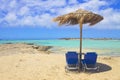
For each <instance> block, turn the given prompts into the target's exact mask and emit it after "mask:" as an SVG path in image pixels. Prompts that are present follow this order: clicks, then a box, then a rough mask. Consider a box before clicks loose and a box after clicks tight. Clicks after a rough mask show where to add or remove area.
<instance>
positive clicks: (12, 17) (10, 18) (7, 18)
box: [5, 13, 17, 22]
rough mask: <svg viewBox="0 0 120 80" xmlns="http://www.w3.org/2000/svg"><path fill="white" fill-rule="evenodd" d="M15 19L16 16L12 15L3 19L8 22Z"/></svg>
mask: <svg viewBox="0 0 120 80" xmlns="http://www.w3.org/2000/svg"><path fill="white" fill-rule="evenodd" d="M16 19H17V16H16V15H15V14H14V13H8V14H7V15H6V17H5V20H6V21H8V22H12V21H15V20H16Z"/></svg>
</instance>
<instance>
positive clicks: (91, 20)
mask: <svg viewBox="0 0 120 80" xmlns="http://www.w3.org/2000/svg"><path fill="white" fill-rule="evenodd" d="M101 20H103V17H102V16H100V15H98V14H95V13H92V12H90V11H87V10H83V9H78V10H77V11H75V12H71V13H68V14H65V15H61V16H58V17H56V18H54V19H53V21H54V22H58V24H59V25H63V24H68V25H76V24H79V25H80V54H79V71H80V68H81V54H82V25H83V24H86V23H88V24H89V25H90V26H92V25H94V24H96V23H98V22H100V21H101Z"/></svg>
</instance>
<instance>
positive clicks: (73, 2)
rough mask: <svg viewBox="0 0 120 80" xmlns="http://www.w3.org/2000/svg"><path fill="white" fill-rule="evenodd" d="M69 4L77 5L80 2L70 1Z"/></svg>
mask: <svg viewBox="0 0 120 80" xmlns="http://www.w3.org/2000/svg"><path fill="white" fill-rule="evenodd" d="M68 3H69V4H77V3H78V1H77V0H69V2H68Z"/></svg>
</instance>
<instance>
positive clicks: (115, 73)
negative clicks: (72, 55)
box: [0, 44, 120, 80]
mask: <svg viewBox="0 0 120 80" xmlns="http://www.w3.org/2000/svg"><path fill="white" fill-rule="evenodd" d="M49 48H50V47H38V46H34V45H28V44H1V45H0V80H120V69H119V66H120V57H112V56H99V57H98V60H97V62H98V65H99V66H100V71H99V72H96V71H94V72H91V71H87V72H80V73H78V72H77V71H70V72H65V65H66V61H65V55H64V54H57V53H56V54H55V53H52V52H50V51H49ZM49 53H50V54H49Z"/></svg>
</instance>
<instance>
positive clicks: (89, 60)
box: [84, 52, 97, 64]
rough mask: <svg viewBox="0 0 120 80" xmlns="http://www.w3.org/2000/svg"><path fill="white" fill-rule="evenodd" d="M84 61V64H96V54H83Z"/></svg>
mask: <svg viewBox="0 0 120 80" xmlns="http://www.w3.org/2000/svg"><path fill="white" fill-rule="evenodd" d="M84 59H85V62H86V64H96V60H97V54H96V53H95V52H88V53H86V54H85V57H84Z"/></svg>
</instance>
